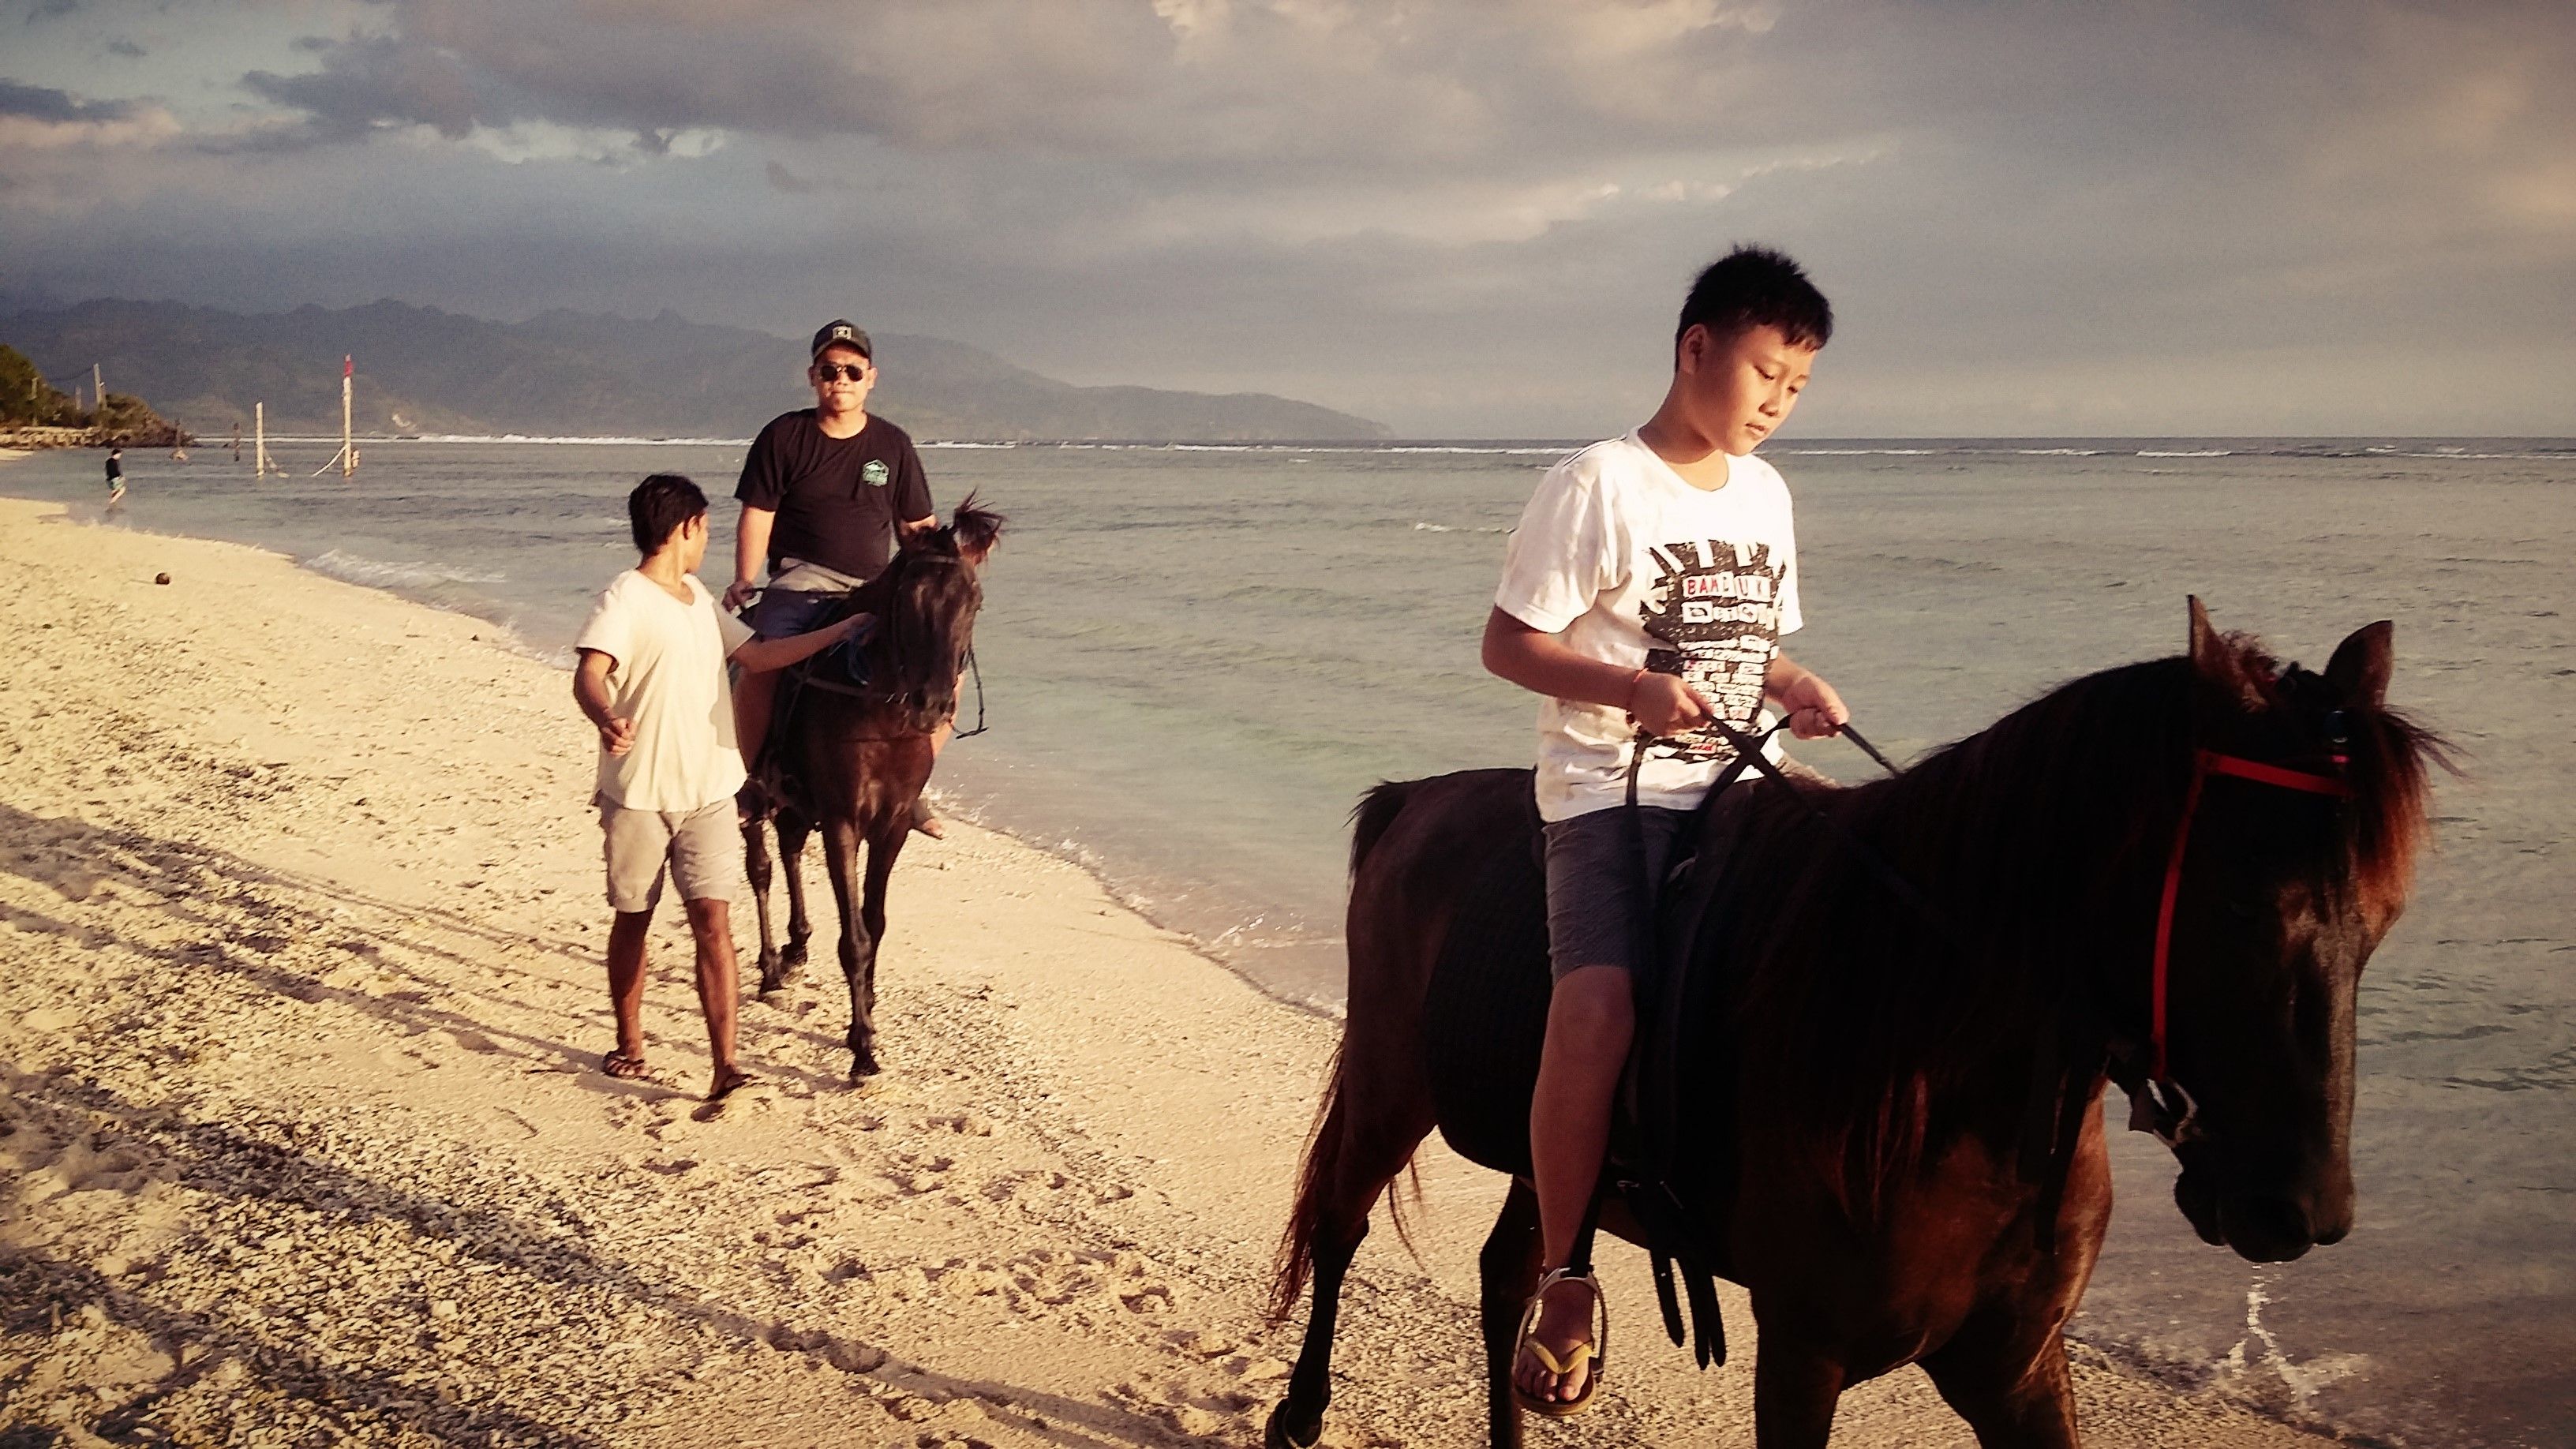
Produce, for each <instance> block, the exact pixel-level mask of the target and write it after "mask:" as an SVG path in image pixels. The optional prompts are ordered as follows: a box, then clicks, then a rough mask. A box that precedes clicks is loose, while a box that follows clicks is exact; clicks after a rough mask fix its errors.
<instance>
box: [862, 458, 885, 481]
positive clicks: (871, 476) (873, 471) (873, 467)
mask: <svg viewBox="0 0 2576 1449" xmlns="http://www.w3.org/2000/svg"><path fill="white" fill-rule="evenodd" d="M893 476H894V475H893V474H892V473H890V472H888V471H887V470H886V465H885V459H883V458H870V459H869V460H868V461H867V462H865V463H863V464H861V465H860V466H859V481H860V482H862V483H865V484H867V485H868V486H869V487H871V488H883V487H884V486H885V485H886V480H887V479H888V478H891V477H893Z"/></svg>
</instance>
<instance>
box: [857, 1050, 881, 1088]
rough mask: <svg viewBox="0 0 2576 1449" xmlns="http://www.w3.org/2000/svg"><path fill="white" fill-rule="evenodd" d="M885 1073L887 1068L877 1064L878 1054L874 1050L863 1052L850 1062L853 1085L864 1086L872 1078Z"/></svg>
mask: <svg viewBox="0 0 2576 1449" xmlns="http://www.w3.org/2000/svg"><path fill="white" fill-rule="evenodd" d="M883 1075H885V1068H883V1067H881V1066H878V1065H877V1059H876V1054H875V1053H873V1052H870V1053H866V1054H863V1055H861V1056H859V1057H857V1058H855V1059H854V1060H852V1061H851V1063H850V1085H851V1086H853V1087H864V1086H866V1085H867V1084H868V1082H869V1081H870V1080H871V1079H873V1078H876V1077H880V1076H883Z"/></svg>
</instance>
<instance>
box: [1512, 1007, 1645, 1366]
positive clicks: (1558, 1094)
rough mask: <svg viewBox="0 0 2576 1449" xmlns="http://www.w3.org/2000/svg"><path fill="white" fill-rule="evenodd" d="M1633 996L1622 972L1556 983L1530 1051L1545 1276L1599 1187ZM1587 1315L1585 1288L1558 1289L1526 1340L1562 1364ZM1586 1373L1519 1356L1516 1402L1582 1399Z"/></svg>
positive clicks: (1569, 1246) (1581, 1335) (1633, 1021)
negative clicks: (1538, 1040) (1539, 1041)
mask: <svg viewBox="0 0 2576 1449" xmlns="http://www.w3.org/2000/svg"><path fill="white" fill-rule="evenodd" d="M1632 993H1633V987H1632V985H1631V983H1630V981H1629V979H1628V973H1627V972H1626V971H1623V970H1621V969H1620V968H1618V967H1616V966H1586V967H1583V968H1581V969H1579V970H1575V971H1571V972H1568V973H1567V974H1566V975H1565V976H1564V977H1563V978H1561V979H1560V980H1558V982H1557V983H1556V990H1555V994H1554V995H1553V996H1552V997H1550V998H1549V1000H1548V1006H1547V1044H1546V1046H1545V1047H1543V1048H1541V1049H1540V1052H1539V1059H1538V1091H1537V1093H1536V1095H1535V1096H1533V1097H1532V1098H1531V1099H1530V1165H1531V1167H1532V1169H1533V1175H1534V1176H1535V1177H1536V1178H1537V1187H1538V1217H1539V1242H1540V1251H1541V1253H1542V1254H1543V1258H1544V1261H1543V1263H1542V1267H1544V1268H1545V1269H1547V1270H1549V1271H1553V1270H1555V1269H1558V1268H1562V1267H1564V1266H1565V1265H1566V1260H1567V1259H1568V1258H1570V1257H1571V1256H1573V1253H1574V1237H1575V1234H1576V1233H1577V1232H1579V1231H1580V1230H1581V1229H1582V1226H1583V1215H1584V1212H1585V1210H1586V1209H1588V1208H1589V1207H1590V1206H1591V1205H1592V1194H1593V1190H1594V1189H1595V1188H1596V1187H1597V1186H1598V1185H1599V1183H1600V1179H1601V1156H1602V1153H1603V1152H1604V1150H1605V1149H1606V1147H1607V1144H1608V1142H1609V1138H1610V1099H1611V1096H1612V1094H1613V1092H1614V1091H1615V1090H1616V1089H1617V1087H1618V1085H1619V1073H1620V1071H1621V1070H1622V1069H1623V1068H1625V1066H1626V1065H1627V1061H1628V1042H1629V1038H1630V1037H1631V1036H1633V1035H1634V1034H1635V1032H1636V1029H1637V1006H1636V1000H1635V997H1634V995H1633V994H1632ZM1592 1308H1593V1304H1592V1292H1591V1290H1590V1289H1589V1288H1586V1287H1585V1286H1584V1285H1582V1284H1580V1283H1559V1284H1558V1285H1556V1287H1554V1288H1552V1289H1550V1290H1549V1291H1548V1295H1547V1299H1546V1301H1545V1303H1544V1304H1542V1305H1541V1307H1540V1309H1539V1317H1538V1325H1537V1327H1536V1328H1535V1329H1533V1330H1532V1332H1531V1334H1530V1336H1531V1337H1532V1338H1535V1339H1537V1340H1538V1341H1539V1342H1540V1343H1543V1344H1545V1345H1547V1348H1548V1351H1549V1352H1550V1353H1552V1354H1554V1355H1556V1357H1557V1358H1558V1359H1559V1360H1560V1361H1562V1360H1563V1359H1564V1357H1565V1355H1566V1351H1567V1350H1569V1349H1571V1348H1573V1347H1574V1346H1575V1345H1576V1344H1579V1343H1590V1342H1591V1341H1592ZM1590 1373H1591V1370H1590V1368H1589V1367H1588V1366H1587V1367H1586V1368H1583V1369H1580V1370H1577V1371H1575V1372H1572V1373H1568V1374H1564V1375H1558V1374H1553V1373H1550V1372H1548V1368H1547V1365H1545V1364H1543V1363H1541V1362H1539V1360H1538V1357H1537V1355H1535V1354H1528V1353H1524V1354H1521V1355H1519V1356H1518V1357H1517V1358H1515V1359H1514V1360H1513V1363H1512V1377H1513V1378H1514V1379H1515V1380H1516V1381H1517V1382H1518V1383H1519V1384H1520V1386H1521V1391H1522V1392H1523V1393H1526V1394H1528V1395H1529V1396H1530V1397H1532V1398H1534V1399H1545V1400H1551V1401H1553V1402H1557V1403H1566V1402H1570V1401H1572V1400H1574V1399H1577V1398H1580V1397H1582V1395H1583V1384H1584V1380H1585V1379H1586V1378H1588V1377H1589V1376H1590Z"/></svg>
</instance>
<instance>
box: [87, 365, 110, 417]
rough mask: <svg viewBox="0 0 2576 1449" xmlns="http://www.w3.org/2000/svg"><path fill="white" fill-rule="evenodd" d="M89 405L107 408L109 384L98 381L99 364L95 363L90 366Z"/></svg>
mask: <svg viewBox="0 0 2576 1449" xmlns="http://www.w3.org/2000/svg"><path fill="white" fill-rule="evenodd" d="M89 405H90V406H91V407H93V408H103V407H105V406H107V384H106V383H103V382H101V381H99V380H98V364H97V363H95V362H93V363H91V364H90V365H89Z"/></svg>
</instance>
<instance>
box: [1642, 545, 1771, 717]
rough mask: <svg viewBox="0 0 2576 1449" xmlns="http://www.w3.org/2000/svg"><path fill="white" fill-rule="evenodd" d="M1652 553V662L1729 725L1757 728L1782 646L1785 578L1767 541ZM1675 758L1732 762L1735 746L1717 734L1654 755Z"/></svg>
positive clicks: (1647, 617) (1646, 623)
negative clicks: (1782, 586)
mask: <svg viewBox="0 0 2576 1449" xmlns="http://www.w3.org/2000/svg"><path fill="white" fill-rule="evenodd" d="M1646 552H1647V554H1648V555H1649V556H1650V557H1652V558H1653V559H1654V561H1655V570H1656V579H1655V584H1654V587H1653V588H1652V589H1650V590H1648V592H1647V595H1646V602H1645V604H1644V605H1643V607H1642V608H1640V610H1639V611H1638V623H1639V624H1640V625H1641V626H1642V627H1643V628H1644V629H1645V631H1646V636H1647V637H1648V638H1649V639H1651V640H1653V641H1654V642H1653V643H1652V644H1649V645H1648V646H1647V649H1646V667H1647V668H1648V669H1651V670H1653V671H1655V672H1656V673H1658V674H1677V675H1679V676H1681V679H1682V682H1683V683H1685V684H1688V685H1689V686H1690V687H1691V688H1693V689H1695V690H1697V691H1699V693H1700V697H1701V698H1703V699H1706V700H1707V701H1708V702H1709V704H1710V705H1712V706H1713V707H1715V709H1716V711H1717V717H1718V719H1719V720H1720V721H1722V722H1723V723H1725V724H1726V725H1727V726H1728V727H1730V728H1732V729H1734V730H1736V731H1738V732H1740V733H1749V732H1751V730H1752V729H1753V727H1754V724H1755V722H1756V721H1757V720H1759V719H1760V718H1761V714H1762V684H1763V681H1764V680H1765V679H1766V678H1768V677H1769V675H1770V672H1771V656H1772V655H1774V654H1776V653H1778V652H1779V648H1780V579H1781V575H1782V574H1783V573H1785V572H1787V570H1786V568H1785V567H1784V566H1783V565H1782V564H1777V563H1774V562H1772V560H1771V546H1770V545H1769V544H1767V543H1751V544H1739V543H1730V542H1728V541H1726V540H1725V539H1700V540H1695V541H1691V542H1686V543H1664V544H1657V545H1655V546H1654V547H1652V548H1650V549H1648V550H1647V551H1646ZM1647 753H1648V754H1650V755H1654V756H1659V757H1663V758H1668V759H1684V760H1697V761H1706V760H1726V759H1731V758H1733V757H1734V753H1735V751H1734V748H1733V747H1732V746H1730V745H1729V744H1727V743H1726V741H1725V740H1724V739H1723V738H1722V737H1720V736H1719V735H1718V734H1716V733H1715V732H1714V731H1709V730H1700V731H1694V732H1692V733H1691V734H1688V735H1684V736H1682V737H1681V738H1679V739H1673V740H1659V741H1657V742H1656V743H1655V745H1654V746H1653V747H1652V748H1651V749H1650V750H1648V752H1647Z"/></svg>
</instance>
